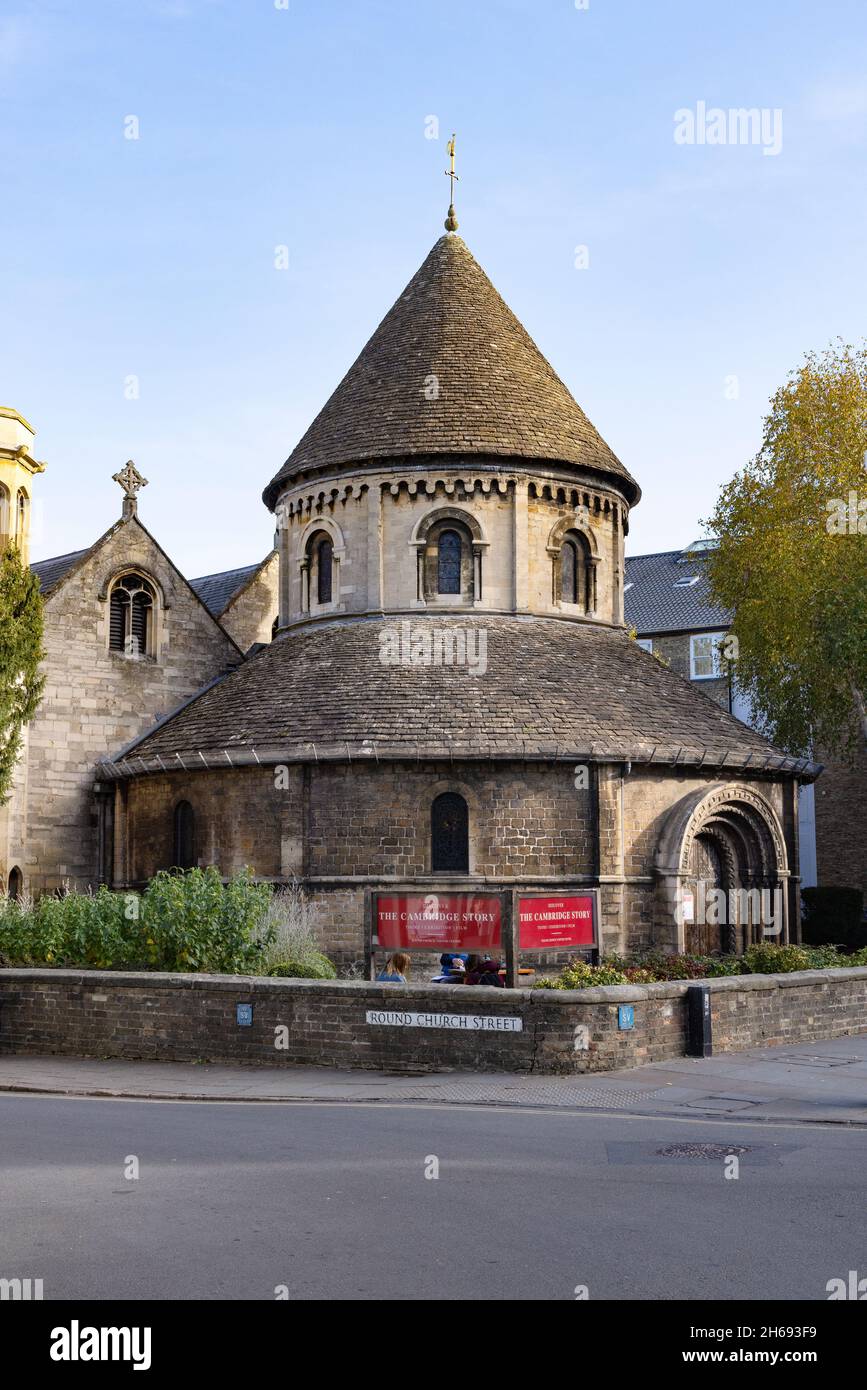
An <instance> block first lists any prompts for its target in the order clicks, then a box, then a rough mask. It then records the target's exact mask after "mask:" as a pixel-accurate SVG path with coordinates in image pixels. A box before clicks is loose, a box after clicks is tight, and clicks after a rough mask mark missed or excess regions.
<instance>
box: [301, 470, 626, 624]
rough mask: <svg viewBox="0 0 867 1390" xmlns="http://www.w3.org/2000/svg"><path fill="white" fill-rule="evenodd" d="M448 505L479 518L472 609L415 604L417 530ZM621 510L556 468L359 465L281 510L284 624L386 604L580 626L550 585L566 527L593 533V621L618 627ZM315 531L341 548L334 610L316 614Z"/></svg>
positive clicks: (436, 601) (609, 497)
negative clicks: (556, 536) (547, 618)
mask: <svg viewBox="0 0 867 1390" xmlns="http://www.w3.org/2000/svg"><path fill="white" fill-rule="evenodd" d="M531 493H532V495H531ZM443 508H447V509H448V510H449V512H450V513H451V514H452V515H453V519H456V520H458V521H460V519H461V518H466V519H467V520H469V519H472V523H473V525H474V526H475V527H476V528H477V530H478V532H479V537H480V541H481V574H482V580H481V596H480V597H479V596H478V595H477V596H476V597H475V599H473V600H468V601H463V602H462V601H461V599H460V598H458V597H455V598H452V597H451V596H449V598H448V599H445V600H444V599H443V597H442V596H439V595H429V596H428V597H427V599H426V600H424V599H422V600H420V599H419V596H418V549H417V546H416V544H415V540H416V539H417V537H418V528H419V526H423V525H424V523H425V521H426V519H428V518H431V517H433V516H435V515H437V514H438V513H440V512H441V511H442V509H443ZM623 512H624V504H623V499H622V497H621V496H620V494H619V493H618V492H617V491H615V490H614V489H613V488H610V487H604V486H602V485H600V484H598V483H597V484H594V485H592V486H591V485H590V484H588V483H586V482H584V483H582V482H581V481H580V480H577V479H576V478H575V476H574V472H572V471H571V470H563V469H559V470H558V469H557V467H556V466H555V465H552V466H550V467H546V466H544V465H542V464H539V465H538V466H537V467H535V468H534V469H533V471H532V473H529V472H525V471H523V470H515V472H514V473H511V472H505V471H504V470H503V469H502V468H501V467H497V468H490V467H488V468H484V467H480V466H479V464H478V461H475V462H474V463H473V464H472V466H469V467H467V466H465V464H464V462H463V461H461V460H460V459H443V460H441V461H439V462H438V463H437V466H436V469H435V470H434V469H431V468H428V467H425V468H422V467H418V468H412V467H410V468H403V467H400V468H398V467H395V468H392V469H390V470H388V471H387V472H386V471H384V470H382V469H363V468H359V469H358V470H357V471H355V472H354V473H353V474H351V475H349V474H347V473H346V471H345V470H341V472H340V474H339V475H335V476H334V477H331V478H321V479H319V480H318V481H317V483H316V485H315V488H313V487H312V486H311V484H310V482H309V481H308V482H304V483H300V484H297V485H296V486H294V487H292V488H288V489H287V490H286V492H284V493H283V495H282V496H281V499H280V502H279V505H278V507H277V521H278V530H279V551H280V566H281V580H280V593H281V605H280V607H281V623H283V624H286V623H295V622H298V621H300V620H303V619H304V618H307V617H312V618H316V617H324V616H327V615H328V614H330V613H363V612H377V611H378V610H381V609H382V608H383V607H384V608H385V609H386V610H389V609H390V610H392V611H394V612H401V611H406V610H411V609H413V608H422V609H424V608H427V609H431V608H442V607H448V608H449V609H453V610H455V611H458V612H460V611H471V612H474V613H476V614H478V613H479V612H480V611H481V612H484V611H485V610H486V609H488V610H492V611H497V612H532V613H539V614H546V615H557V616H561V617H562V616H566V617H568V616H575V617H578V616H580V614H579V612H578V610H574V612H573V610H572V608H571V606H570V605H568V604H563V603H561V602H560V601H559V600H558V599H556V598H555V594H554V585H553V583H552V578H553V567H554V564H555V559H556V557H555V556H554V555H553V554H552V552H551V551H550V550H549V548H548V547H549V544H550V543H551V538H552V533H553V531H554V528H555V527H556V526H557V525H558V523H562V526H563V527H567V526H569V527H575V528H576V529H578V530H581V531H582V532H583V533H584V534H585V535H586V536H587V538H588V541H589V543H590V547H591V550H592V551H593V553H594V555H595V557H596V559H597V562H598V564H597V573H596V592H597V606H596V610H595V614H594V616H595V617H596V618H597V619H598V620H599V621H601V622H605V623H614V624H615V625H620V624H622V622H623V580H622V575H623V526H624V520H623ZM470 529H472V528H470ZM318 530H325V531H327V532H328V533H329V535H330V536H331V539H332V542H333V545H334V559H335V584H334V586H333V589H332V599H331V602H330V603H329V604H325V605H319V604H318V603H317V601H316V594H315V592H311V596H310V607H309V609H305V606H304V601H303V597H302V596H303V591H304V580H303V578H302V567H303V564H304V561H305V556H306V555H307V551H308V547H309V544H310V541H311V537H312V536H313V535H314V534H315V533H316V532H317V531H318ZM312 587H313V588H315V586H312Z"/></svg>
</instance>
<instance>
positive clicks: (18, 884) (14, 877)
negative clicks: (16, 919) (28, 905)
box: [9, 867, 24, 902]
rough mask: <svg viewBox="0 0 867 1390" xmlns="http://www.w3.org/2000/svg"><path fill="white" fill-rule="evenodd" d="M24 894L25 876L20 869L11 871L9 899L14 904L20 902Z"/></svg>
mask: <svg viewBox="0 0 867 1390" xmlns="http://www.w3.org/2000/svg"><path fill="white" fill-rule="evenodd" d="M23 892H24V875H23V874H22V872H21V870H20V869H19V868H17V867H16V868H14V869H10V870H9V897H10V898H11V899H12V900H13V902H20V901H21V895H22V893H23Z"/></svg>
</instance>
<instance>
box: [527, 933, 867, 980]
mask: <svg viewBox="0 0 867 1390" xmlns="http://www.w3.org/2000/svg"><path fill="white" fill-rule="evenodd" d="M854 965H867V947H865V948H864V949H863V950H861V951H857V952H855V953H854V954H852V955H846V954H842V953H841V952H839V951H838V950H837V949H836V948H835V947H834V946H813V947H810V946H806V947H804V946H778V945H776V944H775V943H773V942H762V943H760V944H759V945H756V946H750V947H749V949H748V950H747V951H746V952H745V953H744V955H742V956H690V955H685V954H683V953H680V954H672V955H670V956H669V955H665V954H664V953H663V952H661V951H645V952H643V953H642V954H641V955H640V956H637V957H636V958H635V960H634V961H630V960H629V959H628V958H627V957H625V956H621V955H618V954H616V953H612V954H610V955H606V956H604V957H603V959H602V964H601V965H589V964H588V962H587V961H585V960H581V959H576V960H571V961H570V962H569V964H568V965H567V966H565V967H564V968H563V969H562V970H561V971H560V973H559V975H554V976H549V977H547V978H544V979H540V980H537V981H536V986H535V987H536V989H589V988H591V987H592V986H594V985H627V984H628V985H639V984H642V985H643V984H652V983H654V982H656V981H662V980H701V979H705V978H707V979H714V978H718V977H719V976H725V975H776V974H789V973H791V972H792V971H794V970H831V969H834V968H840V967H843V966H854Z"/></svg>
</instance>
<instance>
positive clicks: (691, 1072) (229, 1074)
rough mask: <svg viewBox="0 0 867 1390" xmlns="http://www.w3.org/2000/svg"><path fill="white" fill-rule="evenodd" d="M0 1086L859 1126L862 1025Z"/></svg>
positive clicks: (2, 1076) (164, 1067)
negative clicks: (540, 1060) (591, 1055)
mask: <svg viewBox="0 0 867 1390" xmlns="http://www.w3.org/2000/svg"><path fill="white" fill-rule="evenodd" d="M0 1092H6V1093H9V1092H31V1093H41V1094H51V1095H68V1096H108V1097H125V1098H130V1097H135V1098H140V1099H153V1100H196V1101H259V1102H293V1101H295V1102H299V1101H307V1102H309V1101H318V1102H323V1103H327V1102H331V1103H334V1102H341V1101H342V1102H345V1101H354V1102H371V1103H375V1102H383V1101H385V1102H410V1103H411V1102H425V1103H427V1104H431V1103H439V1104H448V1105H476V1106H478V1105H498V1106H503V1105H507V1106H521V1107H525V1106H537V1107H545V1108H548V1107H557V1108H563V1109H584V1110H602V1111H610V1110H614V1111H622V1112H629V1113H632V1114H641V1115H681V1116H684V1115H693V1116H699V1117H700V1116H703V1115H731V1116H737V1118H738V1119H739V1120H769V1121H778V1122H779V1121H787V1120H788V1121H799V1122H809V1123H814V1124H821V1123H826V1124H827V1123H832V1124H843V1125H859V1126H864V1127H867V1034H861V1035H859V1036H857V1037H846V1038H836V1039H833V1040H831V1041H827V1042H820V1043H804V1044H801V1045H792V1046H786V1047H766V1048H752V1049H750V1050H749V1051H748V1052H729V1053H726V1054H724V1055H721V1056H718V1057H709V1058H705V1059H692V1058H682V1059H680V1060H678V1061H675V1062H656V1063H653V1064H652V1065H650V1066H646V1067H635V1068H631V1069H629V1070H626V1071H618V1072H605V1073H601V1074H597V1075H592V1076H574V1077H571V1076H570V1077H560V1076H522V1075H503V1074H500V1073H468V1072H433V1073H425V1074H424V1075H419V1076H410V1075H407V1074H406V1073H401V1074H395V1073H389V1072H368V1071H332V1070H331V1069H330V1068H326V1067H293V1066H286V1067H252V1066H218V1065H212V1064H210V1063H202V1064H188V1063H183V1062H123V1061H114V1060H105V1061H100V1060H97V1059H88V1058H75V1057H27V1056H18V1057H9V1056H0Z"/></svg>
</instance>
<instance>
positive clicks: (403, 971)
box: [376, 951, 410, 985]
mask: <svg viewBox="0 0 867 1390" xmlns="http://www.w3.org/2000/svg"><path fill="white" fill-rule="evenodd" d="M409 967H410V958H409V956H408V955H406V954H405V953H404V952H403V951H397V952H396V953H395V955H393V956H389V958H388V960H387V961H386V963H385V969H384V970H380V972H379V974H378V975H377V977H376V983H377V984H378V985H405V984H406V977H407V975H408V974H409Z"/></svg>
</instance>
